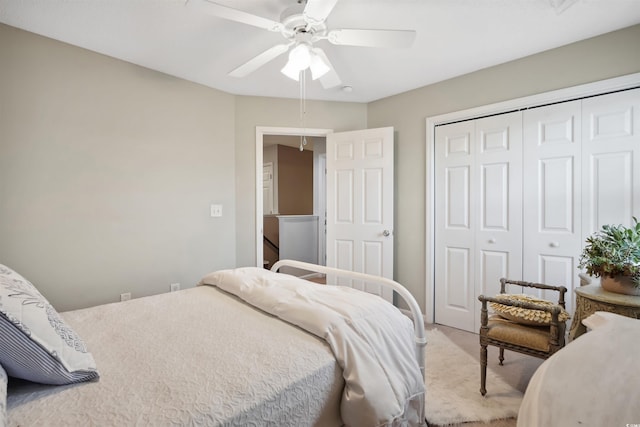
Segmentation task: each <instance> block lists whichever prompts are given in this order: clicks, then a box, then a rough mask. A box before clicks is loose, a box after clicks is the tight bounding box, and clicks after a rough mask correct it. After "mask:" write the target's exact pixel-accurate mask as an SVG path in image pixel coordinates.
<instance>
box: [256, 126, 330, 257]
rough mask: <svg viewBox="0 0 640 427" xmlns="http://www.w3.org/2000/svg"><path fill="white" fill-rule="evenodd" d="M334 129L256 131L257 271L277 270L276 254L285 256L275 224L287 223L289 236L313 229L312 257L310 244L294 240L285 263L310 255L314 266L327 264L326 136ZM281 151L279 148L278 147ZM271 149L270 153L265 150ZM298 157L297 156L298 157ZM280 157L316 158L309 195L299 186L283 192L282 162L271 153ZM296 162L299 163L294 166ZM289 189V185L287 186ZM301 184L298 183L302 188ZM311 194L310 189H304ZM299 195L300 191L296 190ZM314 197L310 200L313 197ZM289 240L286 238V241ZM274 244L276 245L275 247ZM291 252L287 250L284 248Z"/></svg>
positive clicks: (263, 129)
mask: <svg viewBox="0 0 640 427" xmlns="http://www.w3.org/2000/svg"><path fill="white" fill-rule="evenodd" d="M303 132H304V135H306V140H307V144H306V145H305V146H304V147H303V148H304V150H305V152H303V153H300V152H299V146H300V135H301V134H302V133H303ZM331 132H332V130H330V129H299V128H267V127H258V128H257V129H256V262H257V265H258V266H264V267H270V266H271V265H273V260H274V259H275V258H274V257H279V254H277V253H275V252H277V251H279V250H280V235H279V227H277V230H278V231H277V233H278V235H277V236H275V237H274V227H276V226H274V224H279V223H286V225H285V226H284V227H286V230H288V231H286V232H285V233H288V234H291V233H293V234H295V235H296V236H299V235H300V234H301V233H307V232H308V231H309V229H310V228H311V227H312V228H313V231H314V232H313V235H314V236H316V237H315V240H313V248H312V249H313V251H312V253H311V252H309V245H310V243H309V241H308V239H289V241H290V242H293V243H294V244H295V245H297V246H294V247H291V244H289V245H288V246H287V248H286V249H285V248H283V249H285V251H286V253H285V254H284V255H285V257H289V258H290V256H289V254H291V252H292V251H293V252H294V253H296V254H302V253H306V255H305V256H307V257H309V256H311V257H313V259H312V260H310V261H312V262H314V263H317V264H322V265H324V264H325V256H326V255H325V254H326V230H325V227H326V221H325V217H326V176H325V169H326V167H325V166H326V154H325V153H326V148H325V147H326V145H325V140H326V136H327V134H329V133H331ZM275 146H280V147H277V148H276V147H275ZM265 149H266V150H265ZM296 151H298V153H296ZM270 152H271V153H273V152H276V153H277V152H279V153H280V156H281V158H283V157H284V158H286V157H291V158H294V159H295V157H294V156H296V154H300V155H301V156H300V158H302V157H305V158H307V159H309V158H312V172H311V175H312V179H311V181H312V184H311V187H310V190H304V194H301V193H300V191H299V188H300V186H299V185H294V186H291V187H290V190H287V185H284V186H278V185H277V181H279V178H280V176H279V175H278V168H277V157H276V158H274V157H273V154H269V153H270ZM293 161H294V162H295V160H293ZM284 183H285V184H287V182H286V181H285V182H284ZM298 184H299V183H298ZM305 188H307V187H305ZM296 189H298V190H296ZM281 191H294V192H295V191H298V194H293V195H292V196H291V195H289V196H287V195H285V194H280V192H281ZM309 192H310V193H311V194H309ZM285 238H286V237H285ZM274 240H275V241H274ZM285 246H286V245H285Z"/></svg>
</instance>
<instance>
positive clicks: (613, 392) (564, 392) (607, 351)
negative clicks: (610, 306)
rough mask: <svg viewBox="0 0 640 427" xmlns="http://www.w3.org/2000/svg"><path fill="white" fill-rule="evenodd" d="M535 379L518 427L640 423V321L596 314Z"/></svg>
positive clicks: (531, 382) (525, 396)
mask: <svg viewBox="0 0 640 427" xmlns="http://www.w3.org/2000/svg"><path fill="white" fill-rule="evenodd" d="M583 324H584V325H585V326H587V327H588V328H589V329H591V331H590V332H587V333H586V334H584V335H581V336H580V337H578V338H576V339H575V340H574V341H572V342H571V343H569V344H568V345H567V346H565V347H564V348H563V349H562V350H560V351H558V352H557V353H555V354H554V355H553V356H551V357H550V358H549V359H547V360H545V361H544V363H542V365H540V367H539V368H538V369H537V370H536V372H535V373H534V374H533V376H532V377H531V381H530V382H529V385H528V386H527V390H526V392H525V394H524V398H523V400H522V405H521V406H520V411H519V413H518V427H554V426H562V427H564V426H581V427H590V426H593V427H602V426H636V425H640V405H639V404H638V402H640V368H639V367H638V354H640V320H638V319H632V318H628V317H623V316H620V315H618V314H614V313H606V312H596V313H594V314H592V315H591V316H589V317H588V318H586V319H584V320H583Z"/></svg>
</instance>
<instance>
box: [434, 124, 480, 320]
mask: <svg viewBox="0 0 640 427" xmlns="http://www.w3.org/2000/svg"><path fill="white" fill-rule="evenodd" d="M474 141H475V122H473V121H465V122H460V123H454V124H451V125H446V126H441V127H438V128H437V129H436V139H435V157H436V163H435V166H436V169H435V179H436V186H435V200H436V202H435V221H436V233H435V239H436V241H435V266H436V267H435V307H434V309H435V310H434V311H435V321H436V323H440V324H443V325H448V326H453V327H456V328H460V329H465V330H470V329H471V328H473V326H474V316H475V308H474V306H475V301H474V298H475V290H474V268H475V267H474V262H473V253H474V243H475V235H474V234H475V229H476V220H477V219H476V215H475V214H474V212H476V205H477V203H476V199H475V198H474V197H472V194H473V190H472V181H473V178H472V175H473V173H474V172H475V166H474V158H475V144H474Z"/></svg>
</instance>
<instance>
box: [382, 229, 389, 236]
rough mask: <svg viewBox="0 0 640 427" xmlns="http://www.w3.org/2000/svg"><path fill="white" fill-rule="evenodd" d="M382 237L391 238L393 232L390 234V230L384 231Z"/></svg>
mask: <svg viewBox="0 0 640 427" xmlns="http://www.w3.org/2000/svg"><path fill="white" fill-rule="evenodd" d="M382 235H383V236H384V237H389V236H391V232H390V231H389V230H384V231H383V232H382Z"/></svg>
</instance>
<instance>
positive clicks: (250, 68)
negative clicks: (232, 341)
mask: <svg viewBox="0 0 640 427" xmlns="http://www.w3.org/2000/svg"><path fill="white" fill-rule="evenodd" d="M289 46H291V43H285V44H278V45H275V46H273V47H272V48H269V49H267V50H265V51H264V52H262V53H261V54H260V55H258V56H256V57H254V58H253V59H250V60H248V61H247V62H245V63H244V64H242V65H241V66H239V67H238V68H236V69H235V70H233V71H231V72H230V73H229V75H230V76H231V77H244V76H247V75H249V74H251V73H253V72H254V71H255V70H257V69H258V68H260V67H262V66H263V65H264V64H266V63H267V62H269V61H272V60H274V59H276V58H277V57H278V56H280V55H282V54H283V53H285V52H286V51H287V50H289Z"/></svg>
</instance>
